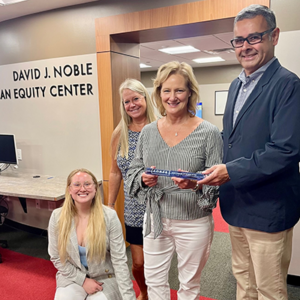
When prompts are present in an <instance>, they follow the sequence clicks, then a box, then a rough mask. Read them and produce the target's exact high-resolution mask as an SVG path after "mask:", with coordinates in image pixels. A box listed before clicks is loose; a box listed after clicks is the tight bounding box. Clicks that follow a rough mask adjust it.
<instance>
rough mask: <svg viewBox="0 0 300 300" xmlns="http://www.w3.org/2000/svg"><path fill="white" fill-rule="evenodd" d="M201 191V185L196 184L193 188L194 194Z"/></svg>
mask: <svg viewBox="0 0 300 300" xmlns="http://www.w3.org/2000/svg"><path fill="white" fill-rule="evenodd" d="M198 190H199V184H198V182H197V183H196V185H195V187H194V188H193V192H197V191H198Z"/></svg>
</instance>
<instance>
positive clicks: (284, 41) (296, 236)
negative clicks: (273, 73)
mask: <svg viewBox="0 0 300 300" xmlns="http://www.w3.org/2000/svg"><path fill="white" fill-rule="evenodd" d="M299 49H300V30H296V31H288V32H282V33H281V34H280V36H279V43H278V45H277V46H276V52H275V55H276V56H277V58H278V59H279V61H280V63H281V65H282V66H283V67H285V68H287V69H289V70H290V71H292V72H294V73H295V74H297V75H298V76H299V77H300V57H299ZM299 101H300V99H299ZM299 118H300V116H299ZM289 274H290V275H296V276H300V223H299V222H298V224H297V225H296V226H295V228H294V233H293V250H292V259H291V264H290V268H289Z"/></svg>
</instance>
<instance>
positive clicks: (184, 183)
mask: <svg viewBox="0 0 300 300" xmlns="http://www.w3.org/2000/svg"><path fill="white" fill-rule="evenodd" d="M178 171H179V172H187V171H183V170H181V169H178ZM171 179H172V180H173V182H174V184H176V185H177V186H178V187H179V188H180V189H182V190H187V189H191V190H194V189H195V188H196V190H199V189H202V185H201V186H200V185H198V187H197V181H196V180H190V179H183V178H178V177H171Z"/></svg>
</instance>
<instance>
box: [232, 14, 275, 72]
mask: <svg viewBox="0 0 300 300" xmlns="http://www.w3.org/2000/svg"><path fill="white" fill-rule="evenodd" d="M268 29H270V28H268V25H267V21H266V20H265V18H264V17H263V16H256V17H255V18H253V19H244V20H241V21H238V22H237V23H236V24H235V26H234V37H235V38H237V37H242V38H246V37H248V36H249V35H251V34H253V33H261V32H264V31H266V30H268ZM271 35H272V37H271V39H270V38H269V34H265V35H264V36H263V37H262V41H261V43H258V44H255V45H250V44H248V42H247V41H245V42H244V44H243V47H241V48H235V54H236V57H237V59H238V61H239V62H240V64H241V65H242V67H243V68H244V69H245V73H246V75H247V76H249V75H250V74H252V73H253V72H255V71H256V70H258V69H259V68H260V67H262V66H263V65H265V64H266V63H267V62H268V61H269V60H271V59H272V58H273V56H274V46H275V45H277V43H278V37H279V29H278V28H276V29H275V30H274V31H273V33H272V34H271Z"/></svg>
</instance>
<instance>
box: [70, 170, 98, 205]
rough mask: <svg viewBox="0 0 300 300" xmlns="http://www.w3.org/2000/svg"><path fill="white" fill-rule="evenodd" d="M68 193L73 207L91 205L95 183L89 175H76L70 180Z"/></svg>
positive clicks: (82, 173)
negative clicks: (72, 201) (73, 204)
mask: <svg viewBox="0 0 300 300" xmlns="http://www.w3.org/2000/svg"><path fill="white" fill-rule="evenodd" d="M69 192H70V195H71V197H72V199H73V200H74V203H75V206H78V205H83V204H89V205H91V204H92V201H93V199H94V197H95V194H96V187H95V183H94V182H93V179H92V177H91V175H89V174H87V173H84V172H78V173H76V174H75V175H74V176H73V177H72V179H71V184H70V186H69Z"/></svg>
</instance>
